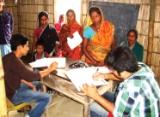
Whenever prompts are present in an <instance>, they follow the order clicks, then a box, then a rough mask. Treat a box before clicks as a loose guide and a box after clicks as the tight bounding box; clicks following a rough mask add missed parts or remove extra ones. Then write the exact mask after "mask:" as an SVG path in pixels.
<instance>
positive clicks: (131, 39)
mask: <svg viewBox="0 0 160 117" xmlns="http://www.w3.org/2000/svg"><path fill="white" fill-rule="evenodd" d="M127 38H128V43H129V46H132V45H134V44H135V42H136V41H137V38H138V32H137V31H136V30H135V29H131V30H129V31H128V33H127Z"/></svg>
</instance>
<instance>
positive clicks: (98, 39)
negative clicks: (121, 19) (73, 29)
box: [83, 21, 114, 64]
mask: <svg viewBox="0 0 160 117" xmlns="http://www.w3.org/2000/svg"><path fill="white" fill-rule="evenodd" d="M113 35H114V26H113V25H112V24H111V23H110V22H109V21H103V22H102V24H101V26H100V29H99V31H97V32H95V31H94V30H93V28H92V27H91V26H88V27H86V28H85V30H84V32H83V36H84V37H85V38H86V39H88V45H87V51H88V53H89V54H90V55H91V56H92V57H93V58H94V59H95V60H96V61H99V62H103V61H104V59H105V57H106V55H107V54H108V52H109V51H110V50H111V45H112V42H113ZM85 61H86V62H87V63H88V64H93V63H92V62H91V61H90V60H89V59H88V58H87V57H85Z"/></svg>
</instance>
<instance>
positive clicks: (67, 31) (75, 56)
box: [59, 9, 82, 60]
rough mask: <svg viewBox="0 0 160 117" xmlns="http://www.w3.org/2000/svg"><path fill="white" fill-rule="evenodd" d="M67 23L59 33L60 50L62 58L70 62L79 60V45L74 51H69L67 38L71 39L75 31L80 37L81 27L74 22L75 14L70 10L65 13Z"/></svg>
mask: <svg viewBox="0 0 160 117" xmlns="http://www.w3.org/2000/svg"><path fill="white" fill-rule="evenodd" d="M66 16H67V23H66V24H64V25H63V26H62V29H61V31H60V33H59V39H60V46H61V47H60V48H61V50H62V53H63V56H65V57H67V58H70V59H72V60H79V59H80V58H81V44H80V45H79V46H77V47H76V48H74V49H70V47H69V46H68V43H67V37H73V33H75V32H76V31H78V32H79V34H80V35H81V32H82V27H81V26H80V25H79V24H78V23H77V21H76V14H75V12H74V11H73V10H72V9H69V10H68V11H67V13H66Z"/></svg>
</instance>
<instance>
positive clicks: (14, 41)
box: [10, 34, 29, 56]
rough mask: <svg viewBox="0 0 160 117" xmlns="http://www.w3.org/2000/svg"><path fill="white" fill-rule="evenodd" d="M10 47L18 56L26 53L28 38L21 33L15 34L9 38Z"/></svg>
mask: <svg viewBox="0 0 160 117" xmlns="http://www.w3.org/2000/svg"><path fill="white" fill-rule="evenodd" d="M10 43H11V49H12V51H14V52H17V53H18V54H19V55H20V56H25V55H27V53H28V51H29V45H28V39H27V38H26V37H24V36H23V35H21V34H15V35H13V36H12V38H11V41H10Z"/></svg>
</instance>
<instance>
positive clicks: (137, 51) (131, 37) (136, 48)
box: [127, 29, 144, 61]
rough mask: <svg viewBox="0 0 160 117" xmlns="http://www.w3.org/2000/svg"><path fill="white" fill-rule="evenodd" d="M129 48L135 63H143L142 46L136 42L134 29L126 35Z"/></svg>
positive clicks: (136, 36)
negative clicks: (135, 60) (134, 57)
mask: <svg viewBox="0 0 160 117" xmlns="http://www.w3.org/2000/svg"><path fill="white" fill-rule="evenodd" d="M127 38H128V44H129V48H130V49H131V50H132V51H133V53H134V55H135V56H136V59H137V61H143V51H144V48H143V46H142V45H141V44H140V43H138V42H137V38H138V32H137V31H136V30H135V29H131V30H130V31H128V33H127Z"/></svg>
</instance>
